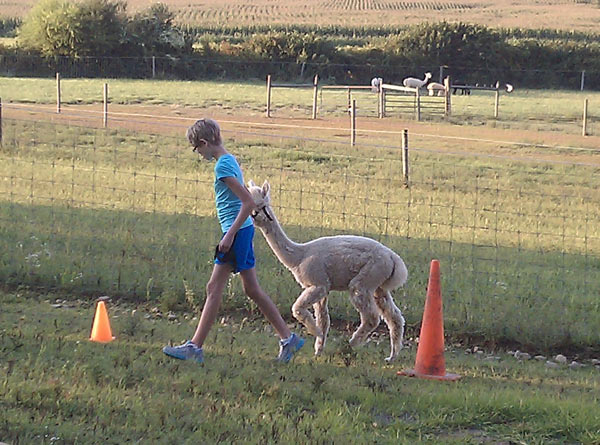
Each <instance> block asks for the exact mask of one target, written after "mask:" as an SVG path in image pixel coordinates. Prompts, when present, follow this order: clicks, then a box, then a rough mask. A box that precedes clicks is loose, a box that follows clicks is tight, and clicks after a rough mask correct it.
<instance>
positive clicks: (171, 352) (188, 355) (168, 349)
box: [163, 340, 204, 363]
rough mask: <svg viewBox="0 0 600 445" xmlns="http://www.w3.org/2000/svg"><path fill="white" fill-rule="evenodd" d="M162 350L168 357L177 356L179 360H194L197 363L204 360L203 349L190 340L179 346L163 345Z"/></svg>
mask: <svg viewBox="0 0 600 445" xmlns="http://www.w3.org/2000/svg"><path fill="white" fill-rule="evenodd" d="M163 352H164V353H165V354H167V355H168V356H169V357H173V358H178V359H179V360H195V361H197V362H198V363H202V362H203V361H204V351H202V348H199V347H198V346H196V345H195V344H194V343H192V342H191V341H190V340H188V341H186V342H185V343H184V344H182V345H179V346H165V347H164V348H163Z"/></svg>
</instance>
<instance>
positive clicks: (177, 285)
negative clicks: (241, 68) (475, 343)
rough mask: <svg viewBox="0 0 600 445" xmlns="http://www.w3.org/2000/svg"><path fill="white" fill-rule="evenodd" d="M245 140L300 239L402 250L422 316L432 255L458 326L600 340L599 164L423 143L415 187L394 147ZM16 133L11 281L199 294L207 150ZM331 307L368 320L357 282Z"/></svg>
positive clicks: (282, 295)
mask: <svg viewBox="0 0 600 445" xmlns="http://www.w3.org/2000/svg"><path fill="white" fill-rule="evenodd" d="M234 139H235V142H234V140H231V141H230V142H231V143H230V148H231V149H232V150H233V151H234V153H236V154H237V155H238V156H239V158H240V160H241V161H242V164H243V166H244V170H245V174H246V178H247V179H255V180H256V181H262V180H263V179H269V181H270V182H271V185H272V187H273V190H274V192H273V199H274V207H275V208H276V210H277V212H278V215H279V219H280V220H281V221H282V224H284V226H285V228H286V230H287V231H288V232H289V234H290V236H291V237H292V238H293V239H295V240H299V241H307V240H309V239H312V238H314V237H316V236H321V235H326V234H333V233H358V234H365V235H368V236H371V237H374V238H376V239H380V240H382V241H383V242H385V243H386V244H387V245H389V246H390V247H392V248H393V249H395V250H396V251H397V252H399V253H400V255H401V256H402V257H403V258H404V259H405V260H406V262H407V264H408V265H409V274H410V277H411V278H410V279H409V283H408V285H407V288H406V290H405V291H404V292H402V291H400V292H398V293H397V300H398V301H399V302H400V304H401V306H402V308H403V310H404V311H405V313H406V316H407V320H408V321H409V324H410V325H411V326H413V327H415V328H416V327H417V326H418V323H419V319H420V316H421V313H422V303H423V297H424V287H425V283H426V281H427V271H428V264H429V261H430V259H431V258H438V259H440V260H441V261H442V264H443V266H442V267H443V270H444V289H445V291H444V292H445V295H446V296H447V298H448V307H447V325H448V328H449V332H451V335H453V336H454V337H456V338H463V339H464V338H467V339H468V338H479V339H481V338H483V339H485V340H486V341H489V342H497V343H503V344H518V345H520V346H521V347H530V348H537V349H541V350H557V349H561V348H568V349H569V350H573V351H575V350H578V351H585V350H586V349H587V348H591V350H595V348H597V345H598V340H599V337H598V332H597V330H596V329H595V326H597V325H598V323H600V319H598V315H599V314H600V311H599V310H598V309H599V308H598V300H597V298H596V295H597V293H598V292H599V288H598V284H599V283H600V279H599V277H600V275H599V274H600V267H599V261H598V258H599V257H600V232H599V227H600V224H598V215H599V214H600V211H599V206H600V203H599V201H598V198H597V193H596V186H595V184H596V182H597V175H598V167H597V166H596V167H595V166H584V165H576V164H572V165H571V164H551V163H527V162H519V161H516V160H512V159H504V160H503V159H498V158H495V157H491V158H488V157H468V156H466V157H461V156H450V157H448V156H447V155H445V154H443V153H432V152H427V151H423V152H416V153H415V154H414V155H413V156H412V158H411V186H410V188H405V187H403V185H402V181H401V178H400V177H399V176H398V172H400V171H401V169H402V167H401V161H400V159H399V157H398V153H397V151H396V150H394V149H377V148H369V147H361V146H358V147H356V148H354V149H352V150H350V149H348V147H347V146H345V145H339V144H338V145H336V144H332V145H329V144H317V143H314V142H306V141H304V142H303V141H297V140H288V141H285V140H283V139H280V140H277V139H275V140H271V141H270V140H269V139H268V138H265V137H263V136H247V137H246V138H241V139H240V140H237V138H234ZM4 141H5V142H4V146H3V150H2V163H0V178H2V181H1V182H0V196H2V200H3V201H2V202H1V205H0V218H1V219H2V221H3V225H2V227H1V228H0V234H1V236H0V239H1V240H2V242H3V243H4V246H3V248H2V249H1V250H2V252H3V253H2V256H1V257H0V261H1V263H2V268H0V273H1V274H2V276H1V279H2V280H3V281H5V282H7V283H13V284H17V283H27V284H29V285H34V286H35V285H39V286H42V287H48V286H50V287H57V288H60V289H63V290H67V291H76V290H81V291H85V292H88V293H92V294H94V293H109V294H114V295H123V296H129V297H130V298H135V299H137V300H140V299H142V300H143V299H148V300H150V301H154V302H156V304H160V305H162V306H163V307H165V308H177V307H180V306H181V304H182V303H184V302H185V300H186V295H189V293H190V291H191V293H192V294H194V295H195V296H196V298H197V299H198V300H199V301H201V300H202V298H203V287H204V283H205V282H206V279H207V277H208V274H209V271H210V268H211V254H210V252H212V250H213V246H214V244H215V243H216V242H217V239H218V229H217V227H216V224H215V223H214V210H213V206H214V204H213V202H212V199H213V198H212V192H211V175H212V172H211V169H212V165H211V164H210V163H203V162H198V160H197V159H195V158H194V157H193V156H192V155H191V154H190V152H189V149H188V147H186V146H185V145H183V146H182V141H181V138H172V137H168V136H160V135H147V134H139V133H135V132H127V131H122V130H110V131H104V130H94V129H86V128H78V127H68V126H63V125H57V124H52V123H43V122H27V121H7V122H6V123H5V126H4ZM390 190H392V191H393V193H390ZM257 238H258V239H257V250H258V257H259V258H261V263H260V265H259V272H260V274H261V279H262V280H263V282H264V283H265V287H266V288H268V289H270V290H271V292H272V293H273V294H274V295H277V300H278V302H279V303H280V304H281V305H282V307H284V308H289V307H290V306H291V303H292V302H293V300H294V299H295V297H296V296H297V295H298V293H299V288H298V286H297V285H296V284H295V283H294V281H293V279H292V277H291V275H290V274H289V273H288V272H287V271H285V270H284V269H283V268H282V267H281V266H280V265H279V264H278V263H277V262H276V260H275V259H274V257H273V256H272V255H271V253H270V252H269V251H268V250H267V247H266V246H265V244H264V241H263V240H262V237H261V236H260V235H259V236H258V237H257ZM207 252H208V253H207ZM229 292H230V297H231V298H230V299H229V301H228V303H227V304H226V307H227V308H229V309H233V308H235V307H239V306H240V305H243V304H244V303H243V302H244V298H243V296H242V294H241V290H240V286H239V282H238V281H237V280H233V281H232V286H231V288H230V291H229ZM331 306H332V313H333V316H334V318H336V319H339V320H355V319H356V312H355V311H354V310H353V309H352V308H351V306H350V304H349V302H348V299H347V297H346V296H345V295H340V296H339V297H337V296H336V298H332V301H331ZM557 307H562V308H564V311H556V308H557ZM516 308H518V311H519V317H515V316H514V311H515V310H516ZM542 314H543V315H542Z"/></svg>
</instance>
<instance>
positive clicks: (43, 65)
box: [0, 54, 600, 90]
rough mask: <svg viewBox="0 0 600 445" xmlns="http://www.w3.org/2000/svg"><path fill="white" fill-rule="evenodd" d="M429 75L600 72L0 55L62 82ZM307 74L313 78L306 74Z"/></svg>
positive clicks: (519, 78) (562, 78) (476, 79)
mask: <svg viewBox="0 0 600 445" xmlns="http://www.w3.org/2000/svg"><path fill="white" fill-rule="evenodd" d="M427 71H430V72H432V73H434V74H435V77H439V81H440V83H441V82H442V79H443V78H444V77H445V76H447V75H450V76H452V78H454V79H456V80H457V81H460V82H468V83H470V84H476V83H477V84H480V85H483V84H485V85H492V84H494V83H495V82H496V81H500V82H502V83H504V82H508V83H513V84H515V85H517V86H518V87H519V88H562V89H576V90H600V72H596V71H586V70H571V71H568V70H556V71H554V70H539V69H536V68H534V67H531V68H527V69H511V68H510V67H506V68H503V69H488V68H478V67H446V66H432V65H422V66H418V65H411V66H401V65H394V66H378V65H370V64H353V63H347V64H342V63H325V62H323V63H316V62H295V61H289V60H271V61H265V60H252V59H250V60H242V59H222V58H210V57H198V56H182V57H169V56H163V57H156V56H147V57H81V58H78V59H73V58H70V57H52V58H44V57H41V56H33V55H12V54H4V55H0V75H9V76H22V77H50V76H54V75H55V73H56V72H60V73H61V74H62V75H63V76H65V77H125V78H141V79H147V78H163V79H164V78H166V79H183V80H193V79H215V78H221V79H226V78H231V79H240V78H244V79H248V78H259V79H264V78H265V76H266V75H267V74H272V75H274V76H277V77H278V78H279V79H282V80H296V79H304V78H306V77H307V76H313V75H314V74H317V75H319V77H320V78H322V79H335V80H336V82H337V83H360V82H368V81H369V80H370V79H371V78H372V77H374V76H378V77H383V78H385V79H387V81H389V82H390V83H399V81H400V80H402V78H403V77H405V76H408V75H420V74H422V73H423V72H427ZM308 73H312V74H310V75H309V74H308Z"/></svg>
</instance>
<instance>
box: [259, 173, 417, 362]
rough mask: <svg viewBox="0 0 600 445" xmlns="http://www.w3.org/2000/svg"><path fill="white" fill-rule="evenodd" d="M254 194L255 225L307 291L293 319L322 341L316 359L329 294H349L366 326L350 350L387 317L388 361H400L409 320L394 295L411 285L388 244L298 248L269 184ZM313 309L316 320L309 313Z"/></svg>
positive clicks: (341, 240)
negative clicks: (287, 231)
mask: <svg viewBox="0 0 600 445" xmlns="http://www.w3.org/2000/svg"><path fill="white" fill-rule="evenodd" d="M248 190H249V191H250V194H251V195H252V198H253V199H254V203H255V204H256V210H255V211H254V212H253V214H252V217H253V218H254V222H255V224H256V225H257V226H258V227H259V228H260V230H261V231H262V233H263V235H264V237H265V238H266V240H267V243H268V244H269V246H270V247H271V249H272V250H273V252H274V253H275V255H276V256H277V258H278V259H279V261H281V263H282V264H283V265H284V266H285V267H287V268H288V269H289V270H290V271H291V272H292V274H293V275H294V278H295V279H296V281H297V282H298V283H300V285H301V286H302V287H303V288H304V290H303V291H302V293H301V294H300V296H299V297H298V299H297V300H296V301H295V303H294V304H293V305H292V313H293V315H294V317H295V318H296V319H297V320H298V321H299V322H300V323H302V324H303V325H304V326H305V327H306V329H307V330H308V332H309V333H310V334H312V335H314V336H315V337H316V340H315V354H316V355H318V354H320V353H321V352H322V350H323V347H324V346H325V341H326V339H327V333H328V331H329V326H330V319H329V311H328V308H327V296H328V294H329V291H332V290H337V291H342V290H348V291H349V292H350V301H351V302H352V304H353V305H354V307H355V308H356V310H357V311H358V312H359V313H360V326H359V327H358V329H357V330H356V331H355V332H354V334H353V335H352V338H351V339H350V345H351V346H353V347H354V346H358V345H360V344H362V343H364V342H365V341H366V340H367V338H368V336H369V335H370V334H371V333H372V332H373V331H374V330H375V329H376V328H377V326H378V325H379V321H380V318H381V317H383V319H384V320H385V323H386V324H387V326H388V329H389V331H390V343H391V353H390V356H389V357H387V358H386V360H387V361H392V360H394V359H395V358H396V357H397V355H398V352H399V351H400V349H401V348H402V337H403V335H404V317H402V313H401V312H400V309H398V307H397V306H396V304H395V303H394V300H393V299H392V294H391V291H392V290H394V289H396V288H398V287H400V286H402V285H403V284H404V283H405V282H406V278H407V276H408V271H407V270H406V266H405V265H404V262H403V261H402V259H401V258H400V257H399V256H398V255H397V254H396V253H394V252H393V251H392V250H391V249H389V248H387V247H385V246H384V245H383V244H381V243H379V242H377V241H375V240H373V239H370V238H365V237H362V236H351V235H338V236H328V237H322V238H318V239H315V240H313V241H309V242H307V243H295V242H293V241H291V240H290V239H289V238H288V237H287V235H286V234H285V232H284V231H283V229H282V228H281V225H280V224H279V222H278V221H277V218H276V216H275V214H274V213H273V210H272V209H271V207H270V186H269V183H268V182H267V181H265V183H264V184H263V186H262V187H258V186H257V185H256V184H254V182H253V181H249V182H248ZM311 306H312V307H313V309H314V313H315V316H316V320H315V318H314V317H313V315H312V314H311V313H310V311H309V310H308V309H309V308H310V307H311Z"/></svg>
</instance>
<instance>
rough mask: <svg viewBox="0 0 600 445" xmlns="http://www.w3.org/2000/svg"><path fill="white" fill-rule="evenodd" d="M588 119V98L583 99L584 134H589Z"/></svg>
mask: <svg viewBox="0 0 600 445" xmlns="http://www.w3.org/2000/svg"><path fill="white" fill-rule="evenodd" d="M587 120H588V100H587V98H586V99H584V100H583V131H582V134H583V136H587Z"/></svg>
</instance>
